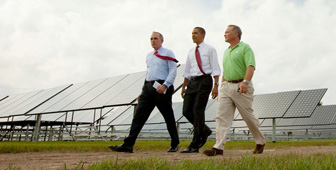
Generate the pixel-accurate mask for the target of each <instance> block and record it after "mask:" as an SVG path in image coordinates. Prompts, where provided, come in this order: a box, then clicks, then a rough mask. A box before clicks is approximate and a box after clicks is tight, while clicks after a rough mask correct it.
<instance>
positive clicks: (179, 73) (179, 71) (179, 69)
mask: <svg viewBox="0 0 336 170" xmlns="http://www.w3.org/2000/svg"><path fill="white" fill-rule="evenodd" d="M184 71H185V64H181V65H179V66H178V67H177V70H176V78H175V81H174V88H175V90H177V89H178V88H180V87H182V84H183V82H184V77H183V74H184Z"/></svg>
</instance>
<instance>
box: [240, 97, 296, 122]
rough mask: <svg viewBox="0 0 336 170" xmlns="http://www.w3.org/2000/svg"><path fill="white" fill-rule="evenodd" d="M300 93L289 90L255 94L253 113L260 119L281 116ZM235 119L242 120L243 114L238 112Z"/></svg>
mask: <svg viewBox="0 0 336 170" xmlns="http://www.w3.org/2000/svg"><path fill="white" fill-rule="evenodd" d="M299 93H300V91H288V92H279V93H270V94H260V95H255V96H254V99H253V105H252V108H253V113H254V114H255V115H256V117H258V118H259V119H271V118H281V117H282V116H283V115H284V114H285V112H286V111H287V109H288V108H289V107H290V105H291V104H292V103H293V101H294V100H295V98H296V97H297V96H298V94H299ZM238 113H239V112H238ZM236 114H237V109H236ZM235 120H242V117H241V115H240V114H238V116H236V117H235Z"/></svg>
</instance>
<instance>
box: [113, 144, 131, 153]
mask: <svg viewBox="0 0 336 170" xmlns="http://www.w3.org/2000/svg"><path fill="white" fill-rule="evenodd" d="M108 147H109V148H110V149H111V150H113V151H116V152H127V153H133V147H129V146H124V145H119V146H117V145H116V146H108Z"/></svg>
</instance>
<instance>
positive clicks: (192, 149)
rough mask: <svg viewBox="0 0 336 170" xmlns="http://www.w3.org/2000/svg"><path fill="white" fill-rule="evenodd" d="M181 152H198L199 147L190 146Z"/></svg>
mask: <svg viewBox="0 0 336 170" xmlns="http://www.w3.org/2000/svg"><path fill="white" fill-rule="evenodd" d="M181 153H198V148H197V149H196V148H190V147H188V148H187V149H185V150H182V151H181Z"/></svg>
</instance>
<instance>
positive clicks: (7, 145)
mask: <svg viewBox="0 0 336 170" xmlns="http://www.w3.org/2000/svg"><path fill="white" fill-rule="evenodd" d="M121 143H122V141H109V142H65V141H58V142H36V143H33V142H0V153H22V152H58V153H65V152H110V150H109V149H108V148H107V146H108V145H119V144H121ZM189 143H190V141H181V144H180V148H185V147H187V146H188V144H189ZM214 143H215V142H214V141H208V142H207V143H206V145H205V146H204V147H203V148H211V147H212V146H213V145H214ZM169 144H170V141H137V142H136V145H135V146H134V152H140V151H163V150H164V151H165V150H166V149H168V147H169ZM332 145H336V140H321V141H317V140H316V141H279V142H276V143H272V142H268V143H267V144H266V148H267V149H285V148H292V147H305V146H332ZM254 147H255V143H254V142H253V141H229V142H227V144H226V145H225V149H226V150H235V149H237V150H238V149H239V150H241V149H249V150H252V149H253V148H254ZM83 165H84V163H83V162H79V164H78V165H77V167H75V168H74V169H76V170H78V169H83ZM85 167H86V168H85V169H89V170H109V169H115V170H127V169H129V170H137V169H139V170H140V169H141V170H142V169H146V170H147V169H159V170H175V169H176V170H211V169H216V170H218V169H233V170H235V169H237V170H238V169H239V170H240V169H242V170H245V169H246V170H251V169H252V170H254V169H255V170H257V169H258V170H268V169H272V170H285V169H286V170H287V169H298V170H301V169H302V170H306V169H308V170H309V169H312V170H313V169H314V170H315V169H317V170H325V169H327V170H328V169H336V155H332V154H312V155H308V156H305V155H300V154H293V153H290V154H284V155H277V156H274V155H273V156H272V155H262V156H260V155H251V154H244V155H242V156H241V157H240V158H238V159H237V158H226V157H222V158H221V157H220V156H216V157H214V158H209V157H204V159H202V160H199V161H194V160H187V159H185V160H180V161H170V160H167V159H164V158H160V157H151V158H140V159H136V160H125V159H118V158H115V159H113V160H108V161H103V162H96V163H93V164H92V165H86V166H85ZM7 169H8V170H14V169H20V168H18V167H13V166H12V165H9V166H8V168H7ZM63 169H65V170H68V168H67V166H66V164H65V165H64V167H63Z"/></svg>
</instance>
